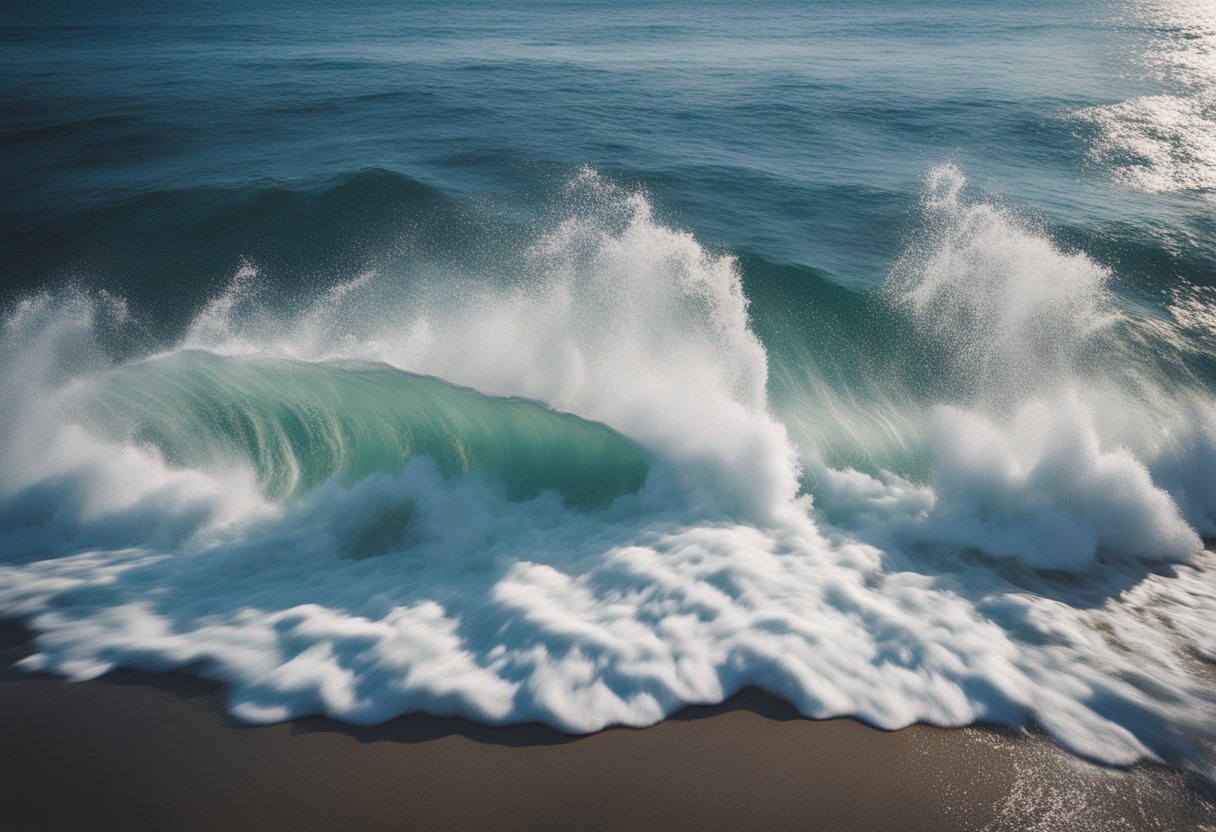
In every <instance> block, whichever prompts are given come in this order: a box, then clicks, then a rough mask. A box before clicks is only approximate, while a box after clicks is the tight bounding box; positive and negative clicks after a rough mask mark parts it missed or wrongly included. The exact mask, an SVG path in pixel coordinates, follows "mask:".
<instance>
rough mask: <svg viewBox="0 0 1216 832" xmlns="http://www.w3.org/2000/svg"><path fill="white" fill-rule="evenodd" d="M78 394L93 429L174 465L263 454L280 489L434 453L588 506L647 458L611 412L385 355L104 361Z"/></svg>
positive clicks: (626, 487)
mask: <svg viewBox="0 0 1216 832" xmlns="http://www.w3.org/2000/svg"><path fill="white" fill-rule="evenodd" d="M76 406H77V407H78V408H79V411H80V412H79V418H80V419H81V420H82V421H84V422H85V423H86V424H87V426H88V427H89V428H90V429H92V430H95V431H97V432H98V433H100V434H101V435H103V436H107V437H109V438H113V439H117V440H123V441H136V442H140V443H144V444H151V445H154V446H155V447H157V448H159V449H160V451H161V453H162V454H163V456H164V458H165V459H166V461H167V462H168V463H169V464H170V465H173V466H174V467H190V468H203V469H206V468H212V467H214V466H217V465H224V464H232V463H233V462H237V463H241V462H245V463H247V464H251V465H252V466H253V468H254V469H255V471H256V472H257V475H258V478H259V481H260V483H261V485H262V487H263V488H264V490H265V492H266V493H267V495H268V496H271V497H273V498H278V499H285V498H291V497H294V496H297V495H300V494H302V493H305V492H307V491H309V490H311V489H312V488H314V487H316V486H317V485H319V484H321V483H322V482H324V481H326V480H328V479H329V478H331V477H339V478H341V479H342V481H344V482H346V483H352V482H355V481H357V480H359V479H362V478H364V477H366V476H368V475H370V474H373V473H375V472H378V471H385V470H393V469H396V468H400V467H401V466H402V465H404V464H405V463H406V462H407V461H408V460H410V459H412V458H414V457H417V456H422V455H426V456H429V457H431V458H433V459H434V461H435V463H436V464H437V465H438V467H439V470H440V471H441V472H442V473H443V474H444V476H449V477H452V476H458V475H461V474H467V473H472V472H480V473H483V474H485V475H487V476H489V477H491V478H493V479H494V480H497V481H498V482H500V483H501V484H502V486H503V487H504V489H505V491H506V494H507V496H508V498H510V499H513V500H524V499H529V498H531V497H535V496H536V495H538V494H539V493H541V492H542V491H545V490H549V489H552V490H556V491H557V492H559V493H560V494H561V496H562V498H563V499H564V500H565V502H566V504H567V505H569V506H571V507H576V508H583V509H588V508H594V507H597V506H601V505H603V504H605V503H607V502H609V501H611V500H612V499H614V498H616V497H618V496H621V495H623V494H628V493H632V492H635V491H637V490H638V489H639V488H640V487H641V486H642V484H643V482H644V481H645V479H646V476H647V473H648V471H649V459H648V456H647V454H646V452H645V451H644V450H643V449H642V448H641V447H639V446H638V445H637V444H635V443H634V442H632V441H630V440H629V439H627V438H625V437H624V436H621V435H620V434H618V433H616V432H615V431H613V430H611V429H610V428H608V427H605V426H604V425H601V424H597V423H593V422H588V421H585V420H583V419H580V418H578V417H576V416H572V415H569V414H564V413H558V412H555V411H553V410H550V409H548V408H546V407H544V406H542V405H540V404H537V403H535V402H532V401H527V400H523V399H501V398H493V397H489V396H484V395H482V394H480V393H477V392H475V391H473V390H469V389H466V388H462V387H455V386H453V385H450V384H446V383H444V382H442V381H440V380H438V379H435V378H430V377H426V376H418V375H413V374H410V373H405V372H401V371H398V370H395V369H392V368H389V367H384V366H377V365H370V366H369V365H359V366H337V365H327V364H313V363H305V362H296V361H286V360H268V359H264V358H257V359H251V358H223V357H219V356H216V355H212V354H210V353H205V352H179V353H173V354H169V355H164V356H160V357H157V358H154V359H150V360H146V361H141V362H137V363H134V364H129V365H126V366H122V367H118V368H115V369H113V370H111V371H109V372H108V373H105V374H103V375H102V376H101V377H100V378H98V379H96V380H94V381H93V382H91V383H90V384H89V386H88V389H87V390H85V391H84V392H83V394H82V395H81V396H80V399H79V400H78V402H77V404H76Z"/></svg>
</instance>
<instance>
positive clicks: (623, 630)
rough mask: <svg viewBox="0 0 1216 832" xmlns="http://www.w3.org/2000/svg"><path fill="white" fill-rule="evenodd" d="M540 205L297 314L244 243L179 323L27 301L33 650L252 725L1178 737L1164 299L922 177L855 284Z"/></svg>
mask: <svg viewBox="0 0 1216 832" xmlns="http://www.w3.org/2000/svg"><path fill="white" fill-rule="evenodd" d="M428 198H430V199H431V200H432V201H433V200H434V199H436V198H437V197H435V196H434V195H433V194H432V195H430V196H429V197H428ZM566 201H567V203H568V205H569V206H570V207H569V208H568V210H565V211H564V212H563V213H562V215H561V216H559V217H558V218H557V219H555V220H554V221H553V223H552V224H551V226H550V227H549V228H548V229H547V230H546V231H545V232H543V233H540V234H537V235H535V236H533V237H532V238H531V239H529V240H528V241H526V243H524V244H521V245H519V246H518V247H515V248H511V249H509V250H503V251H496V252H494V253H493V256H491V257H489V258H488V259H486V260H485V262H483V263H481V264H480V265H476V264H474V265H470V258H468V257H464V258H456V259H452V260H448V261H442V262H440V261H441V258H434V257H428V258H424V259H421V260H420V261H418V262H417V263H414V264H413V265H412V266H410V267H409V268H407V269H403V270H400V271H393V272H390V271H377V270H368V271H365V272H363V273H360V274H358V275H356V276H355V277H353V278H350V279H347V280H345V281H344V282H337V283H334V284H332V286H331V287H330V288H328V289H327V290H326V291H325V292H323V293H321V295H320V296H319V297H318V299H317V300H316V301H315V302H312V303H309V304H306V305H304V307H303V308H299V307H291V306H288V305H283V304H276V302H275V300H274V297H273V295H272V294H269V293H260V292H259V288H258V287H259V280H260V278H259V273H258V270H257V268H256V266H255V265H253V264H246V265H245V266H244V267H242V268H241V270H240V271H239V272H237V273H236V274H235V275H234V276H233V278H232V280H231V282H230V285H229V287H228V289H227V290H226V291H224V292H223V293H221V294H219V295H217V296H216V297H214V298H212V299H211V300H210V301H209V302H208V303H206V304H205V305H204V307H203V308H202V309H201V310H200V311H198V313H197V314H196V315H195V317H194V320H193V322H192V323H191V324H190V325H189V326H188V327H187V328H186V330H185V332H184V333H183V334H181V335H180V337H179V338H177V339H176V342H175V343H174V344H173V345H172V346H171V347H170V348H168V349H162V348H157V349H154V350H146V351H143V352H140V351H139V350H137V349H133V348H131V347H130V346H129V343H130V340H131V339H124V338H123V337H122V335H123V333H124V332H128V331H130V330H134V329H138V327H139V322H138V320H137V319H136V318H137V316H136V315H135V313H132V312H131V311H130V309H129V307H128V305H127V303H126V302H124V301H123V300H122V299H119V298H116V297H115V296H113V295H110V294H106V293H103V292H94V291H87V290H83V289H80V290H76V291H73V292H60V293H57V294H55V293H51V294H42V295H37V296H32V297H27V298H25V299H23V300H20V301H19V302H16V303H15V304H14V305H13V306H12V308H11V309H10V310H9V312H8V314H7V316H6V318H5V323H4V333H3V341H2V355H0V357H2V362H3V363H2V373H3V393H2V394H0V395H2V396H3V404H4V406H5V409H6V413H8V414H9V418H8V419H7V421H6V422H5V424H4V426H3V428H0V442H2V445H0V447H2V448H3V454H4V459H5V466H4V468H3V471H2V472H0V551H3V553H4V561H3V563H2V564H0V612H2V613H3V614H5V615H7V616H10V617H17V618H20V619H21V620H22V621H24V622H25V623H26V624H27V625H28V626H29V627H30V628H31V629H32V630H33V631H34V632H35V634H36V639H35V652H34V654H33V655H32V656H31V657H30V658H28V659H27V660H26V661H25V664H26V666H28V667H30V668H35V669H43V670H49V671H53V672H57V673H62V674H64V675H67V676H70V677H72V678H87V677H90V676H95V675H97V674H100V673H104V672H105V671H106V670H108V669H110V668H112V667H115V666H126V667H136V668H144V669H152V670H163V669H169V668H191V669H192V672H197V673H200V674H202V675H205V676H208V677H210V678H215V679H220V680H222V681H224V682H225V683H226V684H227V685H228V687H229V690H230V700H229V703H230V704H229V706H230V708H231V710H232V712H233V713H234V714H235V715H237V716H238V717H240V718H243V719H247V720H254V721H269V720H281V719H287V718H291V717H294V716H299V715H303V714H314V713H321V714H326V715H328V716H331V717H334V718H337V719H342V720H348V721H352V722H358V723H373V722H378V721H382V720H386V719H389V718H392V717H393V716H396V715H398V714H401V713H404V712H407V711H414V710H425V711H429V712H432V713H440V714H461V715H464V716H467V717H471V718H473V719H477V720H482V721H486V722H491V723H509V722H522V721H528V720H539V721H542V722H545V723H547V724H549V725H553V726H555V727H557V728H560V729H562V730H565V731H571V732H586V731H594V730H597V729H599V728H602V727H604V726H607V725H612V724H626V725H646V724H650V723H653V722H655V721H657V720H660V719H662V718H663V717H664V716H666V715H667V714H670V713H671V712H673V711H675V710H676V709H678V708H680V707H682V706H684V705H686V704H690V703H706V702H716V701H720V700H721V699H723V698H725V697H727V696H730V695H731V694H733V693H734V692H736V691H737V690H739V689H740V688H742V687H744V686H747V685H755V686H758V687H760V688H763V689H765V690H767V691H769V692H771V693H774V694H776V695H779V696H781V697H783V698H785V699H788V700H789V701H790V702H792V703H793V704H794V705H796V706H797V707H798V708H799V709H800V710H801V711H802V712H803V713H805V714H806V715H808V716H813V717H828V716H837V715H846V714H847V715H853V716H857V717H860V718H861V719H864V720H866V721H868V722H870V723H873V724H875V725H879V726H882V727H887V728H897V727H900V726H904V725H907V724H909V723H912V722H916V721H924V722H930V723H934V724H940V725H961V724H966V723H970V722H974V721H977V720H986V721H992V722H998V723H1003V724H1006V725H1013V726H1025V725H1028V724H1030V723H1032V722H1034V723H1037V724H1039V725H1041V726H1043V727H1044V728H1045V729H1046V730H1047V731H1049V732H1050V733H1051V734H1052V735H1053V736H1055V737H1056V738H1057V739H1058V740H1059V741H1060V742H1062V743H1063V744H1065V745H1067V746H1068V747H1070V748H1072V749H1074V750H1076V751H1078V752H1079V753H1083V754H1086V755H1088V756H1091V757H1094V758H1097V759H1101V760H1105V761H1108V762H1113V763H1128V762H1132V761H1134V760H1137V759H1140V758H1143V757H1155V758H1160V759H1166V760H1170V761H1173V762H1185V763H1189V764H1195V765H1198V764H1201V763H1200V761H1202V760H1203V759H1205V754H1207V753H1208V752H1207V748H1208V747H1209V746H1210V744H1211V742H1212V741H1213V739H1214V737H1213V736H1212V731H1213V726H1212V724H1211V719H1210V714H1211V712H1212V708H1213V707H1214V706H1216V701H1214V699H1216V697H1214V696H1213V693H1212V691H1211V687H1210V684H1208V683H1207V682H1205V681H1204V680H1203V678H1202V673H1201V672H1198V671H1196V666H1197V665H1201V664H1202V663H1203V662H1204V661H1213V660H1216V642H1214V641H1213V639H1212V636H1211V633H1210V628H1209V627H1206V626H1205V625H1204V624H1203V622H1204V621H1211V620H1212V616H1213V615H1216V591H1214V590H1213V588H1212V581H1211V575H1212V571H1211V570H1212V568H1213V562H1212V557H1211V555H1210V554H1207V553H1204V552H1203V551H1202V542H1201V539H1200V534H1201V533H1202V534H1212V533H1213V532H1214V531H1216V483H1213V480H1212V472H1213V471H1216V427H1214V426H1216V405H1214V403H1213V398H1212V395H1211V379H1210V378H1207V377H1206V376H1204V375H1203V373H1204V372H1205V371H1204V368H1205V367H1207V366H1209V365H1208V364H1205V362H1206V361H1208V360H1209V359H1210V356H1207V355H1206V353H1205V352H1204V350H1206V349H1207V348H1206V347H1205V346H1204V342H1202V341H1198V340H1196V339H1194V338H1192V337H1191V336H1189V335H1188V332H1187V326H1188V324H1187V322H1186V321H1184V320H1183V319H1182V318H1181V317H1179V318H1177V319H1172V318H1166V317H1164V316H1162V315H1160V314H1156V315H1150V314H1147V313H1144V312H1143V311H1141V310H1138V309H1137V308H1136V307H1135V306H1134V305H1133V304H1131V303H1129V302H1127V301H1124V300H1123V299H1121V298H1120V297H1119V296H1118V295H1117V294H1116V293H1115V292H1114V291H1113V290H1112V289H1111V288H1110V277H1111V275H1110V273H1109V271H1108V270H1106V269H1105V268H1104V267H1101V266H1099V265H1097V264H1096V263H1095V262H1093V261H1092V260H1091V259H1090V258H1088V257H1087V256H1086V255H1085V254H1084V253H1083V252H1068V251H1064V250H1062V249H1060V248H1059V247H1058V246H1057V245H1056V244H1054V243H1053V242H1052V240H1051V238H1050V235H1049V234H1048V233H1047V232H1045V231H1044V230H1042V229H1040V228H1037V227H1036V226H1035V225H1034V224H1033V223H1031V222H1029V221H1027V220H1025V219H1023V218H1020V217H1018V216H1016V215H1015V214H1013V213H1012V212H1011V211H1009V210H1007V209H1005V208H1002V207H1000V206H997V205H994V204H990V203H986V202H982V201H973V200H969V199H968V198H967V195H966V183H965V180H964V178H963V176H962V174H961V173H960V172H959V171H958V170H957V169H954V168H952V167H949V166H946V167H942V168H939V169H937V170H935V171H934V172H933V174H932V175H931V177H930V181H929V183H928V185H927V188H926V193H925V196H924V199H923V204H922V222H921V226H920V230H919V232H917V234H916V235H915V236H914V238H913V239H911V240H910V241H909V243H908V246H907V248H906V251H905V254H904V256H903V257H902V258H901V259H900V260H899V262H898V263H897V264H896V265H895V267H894V268H893V270H892V273H891V275H890V277H889V278H888V281H887V283H886V285H885V286H884V288H883V289H882V291H880V292H878V293H873V294H868V295H867V294H862V293H857V292H850V291H849V290H844V289H840V288H839V287H832V286H830V285H828V284H827V283H826V282H824V281H823V280H822V278H819V277H817V276H816V275H814V274H813V273H807V272H803V271H797V270H785V271H783V270H781V269H779V268H777V267H776V266H772V264H770V266H771V268H770V269H769V270H767V271H766V270H765V269H764V268H758V269H752V268H750V267H745V266H744V265H741V262H740V261H739V260H737V259H736V258H734V257H732V256H730V255H728V254H724V253H715V252H713V251H711V250H709V249H707V248H706V247H705V246H703V245H702V244H701V243H699V242H698V241H697V240H696V239H694V238H693V237H692V236H691V235H690V234H688V233H685V232H682V231H678V230H675V229H672V228H670V227H668V226H667V225H665V224H663V223H662V222H660V221H659V220H658V219H656V217H655V215H654V212H653V209H652V208H651V205H650V204H649V202H648V201H647V200H646V198H645V196H644V195H642V194H637V193H632V192H627V191H623V190H621V189H619V188H617V187H615V186H613V185H611V184H609V183H607V182H605V181H604V180H603V179H601V178H600V177H599V176H598V175H596V174H595V173H594V172H591V171H587V172H584V174H582V175H581V176H579V177H578V178H576V180H575V181H573V182H572V183H570V185H569V186H568V189H567V193H566ZM799 298H801V299H802V300H801V301H798V300H797V299H799ZM825 310H827V311H825ZM829 311H830V313H831V316H832V317H833V318H834V319H835V320H836V324H835V325H828V324H827V323H825V324H824V325H823V326H819V325H817V323H816V322H817V321H818V320H819V318H818V317H817V316H821V315H825V316H826V315H827V312H829ZM841 316H846V317H847V318H848V320H847V321H845V323H844V324H841V323H840V317H841ZM823 320H824V321H825V322H826V320H827V317H824V318H823ZM114 343H124V344H128V346H127V347H124V348H123V349H116V348H114V346H113V344H114ZM1163 345H1165V346H1168V347H1169V348H1163ZM1188 351H1189V352H1188ZM1196 356H1198V358H1196Z"/></svg>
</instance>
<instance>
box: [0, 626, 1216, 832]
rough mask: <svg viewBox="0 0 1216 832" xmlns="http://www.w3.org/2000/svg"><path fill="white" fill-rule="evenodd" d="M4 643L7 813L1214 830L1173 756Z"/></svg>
mask: <svg viewBox="0 0 1216 832" xmlns="http://www.w3.org/2000/svg"><path fill="white" fill-rule="evenodd" d="M4 638H5V645H4V647H5V649H4V657H3V661H0V667H2V668H3V669H2V670H0V829H5V830H33V829H161V830H185V829H215V830H220V829H222V830H240V829H257V830H264V829H284V830H312V829H317V830H347V829H462V830H464V829H495V830H504V829H563V830H565V829H570V830H574V829H706V830H710V829H729V830H739V829H808V830H810V829H824V830H853V829H867V830H940V831H942V832H944V831H945V830H955V829H958V830H962V829H994V830H1004V829H1009V830H1015V829H1016V830H1022V829H1044V830H1046V829H1052V830H1055V829H1079V830H1088V829H1092V830H1110V829H1129V830H1138V829H1163V830H1183V829H1189V828H1203V827H1202V826H1201V825H1200V824H1201V823H1203V822H1205V821H1206V823H1208V824H1211V825H1212V828H1216V812H1213V810H1212V807H1211V805H1210V804H1205V803H1204V801H1203V800H1202V799H1201V798H1199V796H1198V794H1197V793H1196V791H1195V790H1194V788H1193V785H1194V784H1193V783H1191V782H1190V780H1191V779H1193V778H1187V777H1186V776H1184V775H1183V774H1182V773H1180V772H1176V771H1173V770H1169V769H1165V768H1162V767H1152V766H1143V767H1138V768H1136V769H1133V770H1130V771H1113V770H1109V769H1103V768H1099V767H1096V766H1092V765H1089V764H1086V763H1083V762H1080V761H1078V760H1076V759H1075V758H1073V757H1071V756H1069V755H1067V754H1066V753H1064V752H1062V751H1060V750H1059V749H1058V748H1056V747H1055V746H1054V745H1052V744H1051V743H1050V742H1048V741H1047V740H1045V739H1043V738H1042V737H1037V736H1033V735H1025V734H1012V733H1009V732H1003V731H998V730H994V729H988V728H964V729H938V728H931V727H925V726H914V727H911V728H908V729H906V730H903V731H897V732H893V733H888V732H882V731H878V730H875V729H872V728H869V727H867V726H865V725H862V724H860V723H858V722H856V721H853V720H849V719H839V720H827V721H812V720H807V719H803V718H801V717H799V716H798V714H797V713H796V712H794V711H793V709H792V708H790V707H789V706H788V705H785V704H784V703H782V702H780V701H778V700H776V699H773V698H772V697H769V696H766V695H764V694H762V693H759V692H757V691H747V692H744V693H743V694H740V695H739V696H736V697H735V698H733V699H732V700H730V701H729V702H727V703H726V704H723V705H721V706H717V707H708V708H690V709H687V710H686V711H684V712H682V713H680V714H678V715H676V716H675V717H673V718H671V719H669V720H667V721H666V722H663V723H661V724H659V725H656V726H654V727H652V728H646V729H643V730H630V729H613V730H608V731H603V732H601V733H599V734H595V735H592V736H588V737H580V738H572V737H568V736H565V735H562V734H559V733H556V732H553V731H550V730H548V729H545V728H542V727H539V726H521V727H507V728H490V727H485V726H480V725H477V724H474V723H471V722H468V721H465V720H461V719H450V718H437V717H430V716H423V715H416V716H408V717H404V718H402V719H398V720H394V721H393V722H391V723H388V724H386V725H382V726H378V727H375V728H353V727H350V726H346V725H342V724H339V723H335V722H331V721H328V720H323V719H304V720H297V721H294V722H291V723H286V724H281V725H270V726H258V727H248V726H240V725H237V724H234V723H233V722H232V721H231V720H229V719H228V718H227V717H225V716H224V715H223V710H222V706H223V691H222V689H221V688H220V687H218V686H216V685H214V684H209V683H206V682H201V681H199V680H197V679H194V678H191V677H188V676H184V675H180V674H140V673H133V672H116V673H112V674H109V675H108V676H106V677H103V678H102V679H99V680H95V681H90V682H81V683H67V682H64V681H62V680H59V679H55V678H52V677H47V676H27V675H24V674H22V673H20V672H19V671H17V670H15V669H13V668H12V667H11V665H12V662H13V661H14V660H15V659H16V658H18V657H20V656H21V655H23V654H24V653H25V651H26V650H27V642H26V639H25V636H24V634H23V633H21V632H20V631H18V630H15V629H12V628H9V629H8V630H6V631H5V632H4Z"/></svg>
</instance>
